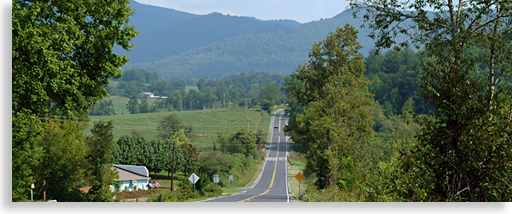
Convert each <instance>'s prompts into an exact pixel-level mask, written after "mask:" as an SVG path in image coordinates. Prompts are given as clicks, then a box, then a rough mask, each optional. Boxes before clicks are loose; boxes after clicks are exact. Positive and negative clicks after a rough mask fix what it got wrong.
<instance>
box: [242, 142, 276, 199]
mask: <svg viewBox="0 0 512 214" xmlns="http://www.w3.org/2000/svg"><path fill="white" fill-rule="evenodd" d="M279 141H281V136H277V154H276V164H275V166H274V173H273V174H272V181H271V182H270V186H269V187H268V188H269V189H267V191H265V192H263V193H261V194H259V195H253V196H251V197H249V198H246V199H244V200H240V201H238V202H246V201H250V200H251V199H253V198H256V197H258V196H262V195H265V194H267V193H268V192H269V191H270V189H271V188H272V186H273V185H274V178H275V177H276V170H277V161H278V160H279Z"/></svg>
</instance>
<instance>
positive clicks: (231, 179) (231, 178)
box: [227, 172, 233, 188]
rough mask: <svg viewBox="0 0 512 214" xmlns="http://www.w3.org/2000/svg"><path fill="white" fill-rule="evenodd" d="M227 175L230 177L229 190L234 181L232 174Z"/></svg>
mask: <svg viewBox="0 0 512 214" xmlns="http://www.w3.org/2000/svg"><path fill="white" fill-rule="evenodd" d="M227 174H228V175H229V182H228V184H229V188H231V181H233V176H232V175H231V172H228V173H227Z"/></svg>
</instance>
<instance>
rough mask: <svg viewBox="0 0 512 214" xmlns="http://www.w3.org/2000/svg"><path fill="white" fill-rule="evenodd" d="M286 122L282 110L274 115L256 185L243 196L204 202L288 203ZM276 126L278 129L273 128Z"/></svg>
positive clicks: (225, 197) (224, 197)
mask: <svg viewBox="0 0 512 214" xmlns="http://www.w3.org/2000/svg"><path fill="white" fill-rule="evenodd" d="M287 120H288V119H287V118H286V117H285V116H284V110H282V109H281V110H279V111H278V112H276V113H275V115H274V121H273V125H272V130H273V131H272V137H271V139H272V142H270V143H269V153H268V156H267V159H266V162H265V163H264V165H263V172H262V173H261V177H260V178H259V180H258V181H257V184H256V185H254V186H253V187H251V188H247V189H246V190H247V191H246V192H245V193H243V194H238V195H231V196H223V197H219V198H214V199H208V200H205V202H289V197H288V181H287V174H288V171H287V165H286V151H287V148H288V147H287V142H286V136H285V135H284V131H283V128H284V126H285V125H286V122H287ZM276 125H277V126H278V127H277V128H274V127H275V126H276Z"/></svg>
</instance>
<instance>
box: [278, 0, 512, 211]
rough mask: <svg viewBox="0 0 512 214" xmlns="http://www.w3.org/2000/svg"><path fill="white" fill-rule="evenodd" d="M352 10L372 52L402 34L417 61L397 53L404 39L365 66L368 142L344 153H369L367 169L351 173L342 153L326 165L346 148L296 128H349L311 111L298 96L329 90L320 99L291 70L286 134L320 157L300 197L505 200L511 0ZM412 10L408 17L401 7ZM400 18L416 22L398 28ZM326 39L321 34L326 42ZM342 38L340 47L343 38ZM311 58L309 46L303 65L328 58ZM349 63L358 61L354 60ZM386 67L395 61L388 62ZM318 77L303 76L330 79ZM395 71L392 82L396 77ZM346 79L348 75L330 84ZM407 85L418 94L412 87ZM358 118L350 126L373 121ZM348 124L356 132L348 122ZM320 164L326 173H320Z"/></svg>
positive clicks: (372, 5)
mask: <svg viewBox="0 0 512 214" xmlns="http://www.w3.org/2000/svg"><path fill="white" fill-rule="evenodd" d="M352 3H353V4H352V7H353V8H356V9H365V10H366V12H367V14H366V15H365V16H364V19H365V20H366V21H367V22H368V25H369V28H370V29H372V30H373V32H372V33H371V34H370V36H371V37H372V38H375V39H376V40H377V43H376V44H377V47H378V48H389V47H391V46H392V45H393V44H394V43H395V41H394V40H393V38H394V37H395V36H396V35H397V34H398V33H402V34H405V35H407V36H408V37H409V38H410V39H411V40H410V41H411V42H412V43H411V44H413V45H416V47H417V48H420V47H423V48H424V50H423V51H421V52H420V53H419V55H416V54H414V53H412V52H411V51H409V50H407V49H405V51H403V49H402V48H403V47H407V46H408V45H409V44H408V43H407V42H404V43H401V44H400V46H395V51H390V52H388V53H386V55H385V56H384V57H383V56H382V55H378V52H374V53H375V54H377V55H374V56H370V57H368V58H367V59H366V62H367V65H366V68H368V70H370V71H372V73H368V74H367V76H369V77H370V79H371V80H373V81H374V82H373V84H372V85H371V86H369V87H370V90H373V92H374V93H375V99H376V100H378V101H379V102H375V104H374V106H373V107H369V108H368V109H369V110H370V111H371V112H372V116H373V121H374V124H366V126H365V128H368V127H369V126H370V127H373V129H372V130H371V131H370V132H368V133H366V134H365V136H366V137H368V138H367V139H365V140H364V141H362V142H360V143H358V145H359V147H358V148H351V150H353V151H351V152H359V153H363V154H366V153H371V154H372V155H370V156H366V159H365V160H364V161H367V162H366V165H364V166H366V167H361V166H358V164H357V163H358V160H350V159H348V158H349V157H344V156H336V158H338V162H334V161H332V160H333V159H332V154H338V152H340V151H343V149H345V148H346V147H342V148H341V149H340V148H332V147H329V145H332V144H331V141H330V140H331V139H330V138H326V137H324V136H322V135H316V136H315V138H310V139H307V141H306V140H304V139H305V137H304V136H307V135H305V134H304V132H303V129H305V128H307V127H316V126H318V124H317V123H320V124H322V126H324V127H327V129H326V128H324V130H328V129H332V130H335V132H337V133H340V134H339V135H341V134H343V133H345V132H346V131H347V130H350V129H348V128H346V127H345V126H347V123H346V122H344V121H343V120H339V121H332V122H331V121H329V120H325V119H322V116H323V114H324V113H323V111H313V109H314V108H315V105H312V104H313V103H314V102H308V101H309V100H304V97H307V96H300V95H301V94H306V95H309V96H311V97H313V98H314V100H322V99H332V98H331V97H332V96H330V94H329V93H328V91H329V89H330V88H329V86H328V85H323V86H322V87H321V90H322V92H323V93H318V92H317V90H315V89H317V88H315V85H314V84H313V87H312V83H311V81H312V80H315V78H295V77H296V76H300V75H299V74H300V73H301V72H302V71H303V70H305V69H304V67H299V69H298V70H297V73H299V74H297V75H296V76H294V75H292V76H291V78H290V79H287V86H288V88H286V89H287V90H288V91H287V93H288V95H289V96H290V97H288V99H289V100H291V101H293V102H291V103H292V104H293V105H291V108H290V110H289V111H288V115H289V116H290V126H289V127H288V128H287V129H286V131H287V132H288V133H290V135H291V137H292V139H293V140H294V142H297V143H300V144H301V145H302V146H303V148H304V146H305V147H306V150H305V151H304V152H306V153H311V152H312V150H313V149H307V148H314V149H316V150H318V149H320V150H321V151H324V152H321V153H319V156H320V157H322V158H323V159H318V158H308V165H307V166H306V169H305V170H306V172H308V173H310V174H311V175H312V176H313V178H314V180H315V185H313V186H311V187H309V188H308V189H307V191H306V192H307V195H306V197H305V198H304V200H305V201H511V200H512V186H511V185H510V184H511V183H512V177H511V175H512V173H511V172H512V166H511V165H510V163H511V162H512V159H511V158H512V149H511V147H510V146H511V145H512V143H511V142H512V141H511V139H510V136H511V135H512V129H511V127H512V126H511V124H512V109H511V108H510V103H511V99H510V97H511V92H512V90H511V84H510V83H511V81H510V77H511V72H510V63H509V62H511V60H512V59H511V55H510V52H511V51H512V49H511V47H512V46H511V45H512V41H511V39H512V38H511V37H510V35H511V30H512V29H511V28H510V26H511V25H510V17H512V13H511V10H510V8H511V7H512V3H511V2H509V1H478V4H477V1H472V0H467V1H458V2H456V3H454V2H452V1H430V2H429V4H430V6H431V7H433V6H435V7H438V8H440V9H442V10H441V11H435V12H427V11H426V10H425V9H424V7H425V4H424V3H425V1H411V2H407V3H405V4H402V3H400V2H396V1H380V0H378V1H377V0H376V1H373V0H363V1H358V0H354V1H352ZM410 8H415V10H413V11H410V10H407V9H410ZM354 15H356V13H354ZM405 21H412V22H413V23H414V24H412V25H401V24H400V23H403V22H405ZM328 41H329V37H328V38H327V40H326V41H325V43H328ZM341 41H342V42H347V40H346V39H342V40H341ZM348 41H350V40H348ZM338 47H340V46H338ZM341 47H343V46H341ZM400 47H401V48H400ZM401 49H402V50H401ZM316 51H318V47H317V46H316V45H315V46H314V48H313V49H312V53H311V55H310V56H311V57H312V60H311V61H310V63H309V64H308V65H307V67H306V68H311V67H314V66H315V65H317V64H314V63H315V61H317V60H318V61H321V60H323V59H325V60H327V59H329V57H315V56H316V55H315V53H316ZM341 52H342V51H339V52H336V53H341ZM323 53H329V51H324V52H323ZM388 56H389V58H388ZM404 56H406V57H404ZM418 56H420V57H418ZM314 57H315V58H314ZM355 60H357V57H353V58H352V61H355ZM348 61H349V62H351V61H350V60H348ZM386 61H387V62H386ZM393 61H395V63H390V62H393ZM319 65H324V64H322V63H320V64H319ZM325 65H326V67H333V68H331V69H332V70H335V69H339V70H350V71H353V69H351V67H350V66H347V65H346V64H341V65H338V64H335V63H325ZM322 71H323V70H322V69H311V70H310V71H309V73H306V74H315V77H317V76H321V75H330V74H332V72H324V73H320V74H317V73H318V72H322ZM327 71H329V70H327ZM315 72H316V73H315ZM395 73H396V77H398V76H399V77H400V78H394V77H393V76H395ZM497 76H500V78H496V77H497ZM347 77H350V75H345V76H344V77H342V78H338V79H341V80H343V79H344V78H347ZM415 79H416V81H415ZM415 82H417V83H418V86H417V87H415V86H414V85H413V84H410V83H415ZM311 89H313V90H311ZM379 89H380V90H379ZM382 89H387V90H382ZM416 94H417V96H418V97H416ZM292 97H293V98H292ZM343 98H344V97H340V98H338V99H337V102H338V103H345V101H344V100H343ZM351 98H354V96H352V97H351ZM381 101H382V103H381ZM357 104H360V103H357ZM381 104H382V105H381ZM355 106H358V105H354V104H351V103H348V104H346V105H345V106H344V107H345V108H346V109H349V108H350V107H352V108H353V107H355ZM351 112H352V111H345V112H343V113H344V114H348V113H351ZM418 113H419V114H418ZM396 114H400V115H399V116H396ZM341 115H343V114H341ZM360 115H361V116H360V117H359V118H357V119H356V120H355V121H357V122H361V121H363V120H364V119H366V118H372V117H370V116H365V115H364V114H360ZM308 118H317V119H315V120H314V121H313V122H311V123H309V124H316V126H310V125H303V124H302V123H304V122H305V121H306V119H308ZM349 125H350V124H349ZM322 126H321V127H322ZM350 126H352V127H353V128H355V127H357V126H355V124H354V125H350ZM357 130H360V131H361V130H365V129H361V128H359V129H357ZM311 132H313V133H314V130H313V131H311ZM372 132H374V134H375V135H374V136H373V137H372V134H373V133H372ZM343 140H346V141H354V140H357V138H355V139H351V138H341V139H340V140H339V141H338V142H343ZM315 141H316V142H315ZM311 142H314V143H311ZM311 144H312V145H311ZM310 156H314V155H313V154H311V155H310ZM350 158H352V157H350ZM359 161H360V160H359ZM322 165H325V167H318V166H322ZM332 169H345V171H343V172H342V173H341V174H340V175H339V177H341V178H343V180H342V181H343V182H339V183H340V184H341V185H333V182H330V180H332V178H331V177H332V173H331V171H332ZM329 170H331V171H329ZM306 172H305V173H306ZM329 176H331V177H329ZM354 176H360V177H359V179H355V181H357V182H356V183H352V184H350V183H349V182H345V180H350V178H353V177H354ZM361 176H365V177H364V178H365V179H361ZM351 186H352V188H350V187H351ZM345 187H348V188H345ZM354 187H355V188H354Z"/></svg>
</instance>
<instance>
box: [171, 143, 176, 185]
mask: <svg viewBox="0 0 512 214" xmlns="http://www.w3.org/2000/svg"><path fill="white" fill-rule="evenodd" d="M175 151H176V142H172V168H171V191H174V185H173V181H174V154H175V153H174V152H175Z"/></svg>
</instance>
